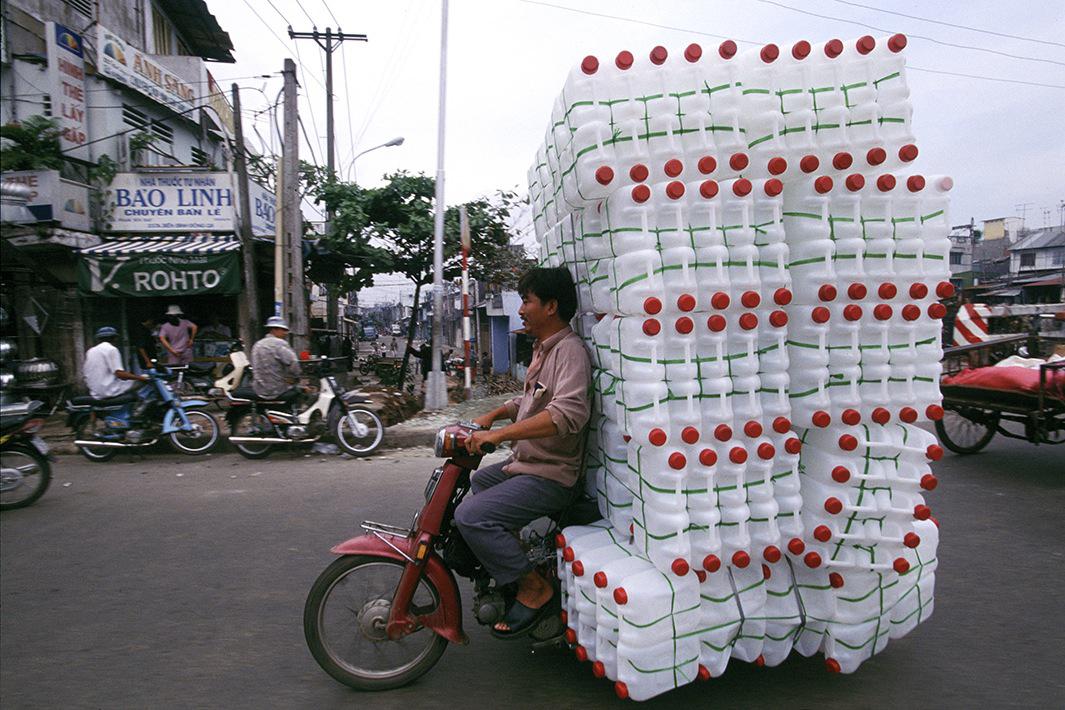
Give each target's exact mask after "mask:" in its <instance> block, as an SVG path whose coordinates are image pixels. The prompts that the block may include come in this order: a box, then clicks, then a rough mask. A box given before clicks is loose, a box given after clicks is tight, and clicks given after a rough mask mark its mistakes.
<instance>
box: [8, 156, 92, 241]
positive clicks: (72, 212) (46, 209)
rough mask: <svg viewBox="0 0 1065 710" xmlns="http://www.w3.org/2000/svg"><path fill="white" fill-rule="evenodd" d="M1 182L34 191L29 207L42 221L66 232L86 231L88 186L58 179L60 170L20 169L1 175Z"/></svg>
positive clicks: (88, 224) (89, 223) (89, 220)
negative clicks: (52, 223)
mask: <svg viewBox="0 0 1065 710" xmlns="http://www.w3.org/2000/svg"><path fill="white" fill-rule="evenodd" d="M0 180H3V182H13V183H18V184H19V185H25V186H26V187H28V188H30V190H31V191H32V192H31V194H30V199H29V202H28V203H27V204H26V206H27V207H28V208H29V210H30V212H32V213H33V215H34V216H35V217H36V218H37V220H38V221H39V222H52V221H57V222H59V224H60V225H62V226H63V227H66V228H67V229H74V230H78V231H81V232H87V231H89V230H90V229H91V228H92V220H91V219H90V218H89V187H88V186H87V185H81V184H79V183H76V182H71V181H70V180H64V179H62V178H60V177H59V171H58V170H17V171H10V172H5V173H0Z"/></svg>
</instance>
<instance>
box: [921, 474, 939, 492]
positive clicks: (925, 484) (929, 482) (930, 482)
mask: <svg viewBox="0 0 1065 710" xmlns="http://www.w3.org/2000/svg"><path fill="white" fill-rule="evenodd" d="M938 485H939V479H938V478H936V477H935V476H933V475H932V474H930V473H926V474H925V475H923V476H921V488H923V489H925V490H926V491H934V490H935V489H936V486H938Z"/></svg>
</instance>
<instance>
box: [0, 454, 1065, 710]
mask: <svg viewBox="0 0 1065 710" xmlns="http://www.w3.org/2000/svg"><path fill="white" fill-rule="evenodd" d="M435 465H437V463H436V460H434V459H433V458H431V457H430V456H427V455H426V452H424V451H413V450H400V451H396V452H388V453H387V455H384V456H378V457H375V458H373V459H369V460H361V461H351V460H344V459H341V458H338V457H321V456H313V455H312V456H309V457H307V456H304V455H302V454H293V453H285V454H275V455H274V456H273V457H272V458H269V459H266V460H264V461H245V460H243V459H241V458H239V457H238V456H237V455H235V454H226V455H218V456H212V457H209V458H199V459H197V458H186V457H179V456H174V455H169V454H152V455H149V456H145V457H143V458H134V457H122V456H120V457H118V458H116V459H115V461H113V462H111V463H108V464H92V463H88V462H86V461H84V460H82V459H80V458H78V457H69V456H68V457H63V458H62V459H61V460H60V461H59V462H58V463H57V464H56V465H55V474H56V475H55V480H54V482H53V486H52V488H51V489H50V490H49V491H48V493H47V494H46V495H45V497H44V498H43V499H41V501H40V502H38V503H37V504H36V505H35V506H32V507H30V508H27V509H24V510H17V511H9V512H5V513H4V514H3V516H2V517H0V702H2V705H3V707H4V708H6V709H8V710H14V709H15V708H38V707H39V708H45V707H47V708H171V707H196V708H311V707H314V708H378V707H380V708H392V707H397V708H407V709H410V708H432V707H457V706H469V707H487V708H494V707H501V706H504V705H506V706H509V707H517V708H521V707H540V708H542V707H552V706H553V707H560V708H571V707H582V708H589V707H608V706H615V705H619V704H620V701H618V700H616V699H615V698H614V695H613V692H612V688H611V685H610V684H609V683H608V682H607V681H605V680H597V679H595V678H594V677H593V676H592V674H591V671H590V666H589V665H588V664H586V663H585V664H581V663H578V662H577V660H576V659H575V658H574V657H573V655H572V654H571V653H569V652H566V651H563V650H547V651H539V652H536V653H535V654H534V653H531V652H530V650H529V648H528V646H527V645H525V644H523V643H520V642H510V643H507V642H500V641H496V640H494V639H492V638H491V637H490V636H489V635H488V633H487V631H486V630H485V629H483V628H481V627H478V626H477V625H476V623H474V622H473V621H472V617H471V616H470V615H469V613H468V605H469V601H470V599H469V596H468V595H467V596H466V597H465V599H464V606H465V607H466V608H465V609H464V613H465V616H466V630H467V632H468V633H469V635H470V637H471V641H472V642H471V644H470V645H468V646H465V647H461V646H453V647H451V648H450V649H448V651H447V652H446V653H445V654H444V656H443V658H442V660H441V661H440V663H439V664H438V665H437V667H436V668H435V669H433V670H432V671H431V672H430V673H429V674H428V675H427V676H425V677H423V678H422V679H421V680H419V681H418V682H416V683H414V684H413V685H411V686H409V687H406V688H403V689H400V690H396V691H391V692H387V693H378V694H367V693H358V692H355V691H352V690H349V689H347V688H346V687H344V686H341V685H339V684H337V683H336V682H334V681H333V680H332V679H331V678H329V677H328V676H327V675H326V674H325V673H324V672H322V671H321V670H320V669H319V668H318V666H317V665H316V664H315V662H314V660H313V659H312V658H311V655H310V653H309V652H308V651H307V648H306V645H305V643H304V640H303V631H302V607H303V602H304V599H305V596H306V593H307V591H308V589H309V588H310V586H311V584H312V582H313V581H314V579H315V577H316V576H317V575H318V573H319V572H320V571H321V570H322V569H323V568H324V567H325V566H326V565H327V564H328V563H329V562H330V561H331V555H330V554H329V548H330V547H331V546H332V545H333V544H335V543H336V542H339V541H340V540H343V539H345V538H347V537H350V536H352V535H354V534H356V533H357V532H358V523H359V522H360V521H362V520H364V519H367V518H369V519H374V520H379V521H383V522H392V523H398V524H405V523H407V522H408V521H409V520H410V517H411V514H412V513H413V512H414V510H415V509H416V507H417V505H418V504H419V503H420V500H421V493H422V488H423V486H424V483H425V480H426V478H427V476H428V475H429V473H430V471H431V470H432V468H433V467H434V466H435ZM936 473H937V475H938V476H939V478H940V486H939V488H938V489H937V490H936V491H935V492H934V493H933V494H932V495H931V496H930V497H929V498H930V504H931V505H932V508H933V510H934V512H935V515H936V517H937V518H938V519H939V521H940V523H941V536H942V541H941V545H940V551H939V559H940V566H939V572H938V574H937V577H938V579H937V585H936V609H935V613H934V615H933V617H932V618H931V619H930V620H929V621H928V622H927V623H925V624H922V625H921V626H919V627H918V628H917V629H916V630H915V631H914V632H912V633H911V634H910V635H909V636H907V637H906V638H904V639H901V640H899V641H892V642H891V644H890V645H889V646H888V648H887V650H886V651H885V652H884V653H882V654H880V655H878V656H876V657H875V658H874V659H872V660H871V661H869V662H867V663H865V664H864V665H863V666H862V667H861V668H860V669H859V671H858V672H857V673H855V674H853V675H848V676H838V675H830V674H828V673H827V672H825V671H824V669H823V665H822V659H821V658H820V657H814V658H809V659H806V658H802V657H800V656H798V655H796V654H793V655H792V656H791V657H790V658H789V659H788V660H787V661H786V662H785V663H784V664H783V665H781V666H778V667H776V668H761V669H760V668H757V667H755V666H753V665H750V664H746V663H739V662H734V663H733V664H732V665H730V667H729V669H728V671H727V672H726V674H725V675H724V676H723V677H721V678H718V679H714V680H712V681H710V682H709V683H701V684H698V685H692V686H687V687H685V688H682V689H680V690H678V691H674V692H673V693H670V694H667V695H666V696H663V697H661V698H658V699H656V700H655V701H652V702H651V703H650V705H651V706H655V707H658V706H681V704H683V705H684V706H691V707H709V706H711V705H713V706H715V707H726V708H729V707H736V708H750V707H768V708H779V707H796V708H813V707H817V708H835V707H839V708H844V707H846V708H854V707H858V708H899V707H907V708H926V707H928V708H931V707H935V708H974V707H985V708H1001V707H1055V706H1056V707H1060V706H1061V705H1060V703H1061V699H1062V698H1063V697H1065V674H1062V672H1061V661H1062V649H1065V621H1063V614H1062V597H1061V589H1062V587H1063V585H1065V551H1063V546H1062V543H1063V542H1065V535H1063V534H1062V527H1061V525H1062V510H1063V509H1065V448H1058V449H1054V448H1048V447H1038V448H1037V447H1034V446H1031V445H1029V444H1026V443H1021V442H1017V443H1014V442H1010V441H1006V440H1001V439H999V440H996V441H995V442H993V443H992V444H991V446H990V447H989V448H988V449H987V450H986V452H984V453H982V454H979V455H977V456H973V457H966V458H962V457H957V456H954V455H952V454H949V453H948V454H947V456H946V457H945V458H944V460H943V461H941V462H940V463H939V464H938V465H937V467H936ZM467 591H468V590H466V589H465V588H464V593H465V592H467Z"/></svg>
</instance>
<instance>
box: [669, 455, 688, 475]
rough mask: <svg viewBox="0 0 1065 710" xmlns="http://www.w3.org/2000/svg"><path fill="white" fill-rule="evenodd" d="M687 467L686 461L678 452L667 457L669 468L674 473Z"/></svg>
mask: <svg viewBox="0 0 1065 710" xmlns="http://www.w3.org/2000/svg"><path fill="white" fill-rule="evenodd" d="M687 465H688V459H686V458H685V457H684V454H682V453H681V452H679V451H674V452H673V453H671V454H670V455H669V467H670V468H672V469H673V470H675V471H680V470H681V469H683V468H684V467H686V466H687Z"/></svg>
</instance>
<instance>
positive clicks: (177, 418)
mask: <svg viewBox="0 0 1065 710" xmlns="http://www.w3.org/2000/svg"><path fill="white" fill-rule="evenodd" d="M182 404H189V402H184V401H183V402H182ZM181 425H182V421H181V414H180V413H179V412H178V410H176V409H171V410H170V411H168V412H167V413H166V414H165V415H163V433H164V434H169V433H171V432H175V431H181Z"/></svg>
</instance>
